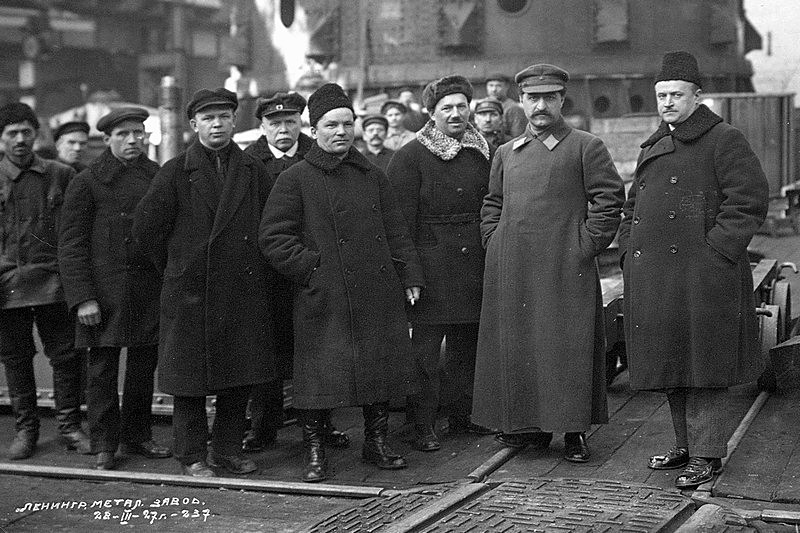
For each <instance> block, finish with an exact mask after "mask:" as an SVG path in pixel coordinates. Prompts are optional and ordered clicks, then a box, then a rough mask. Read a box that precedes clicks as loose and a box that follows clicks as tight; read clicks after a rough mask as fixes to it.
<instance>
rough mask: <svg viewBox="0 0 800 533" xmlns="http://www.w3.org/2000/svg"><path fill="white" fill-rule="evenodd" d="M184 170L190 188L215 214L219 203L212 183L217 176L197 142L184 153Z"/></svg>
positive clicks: (214, 185)
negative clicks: (198, 194)
mask: <svg viewBox="0 0 800 533" xmlns="http://www.w3.org/2000/svg"><path fill="white" fill-rule="evenodd" d="M185 168H186V172H187V173H188V174H189V182H190V183H191V184H192V188H194V189H196V190H197V191H198V192H199V193H200V196H202V197H203V199H204V200H205V201H206V204H207V205H208V208H209V209H210V210H211V212H212V213H213V212H215V211H216V210H217V204H218V203H219V202H218V200H219V197H218V196H217V189H216V184H215V183H214V182H215V181H216V179H217V175H216V172H215V171H214V169H213V167H212V166H211V161H209V160H208V157H206V154H205V151H203V147H202V146H201V145H200V143H199V142H197V141H195V142H194V143H193V144H192V145H191V146H190V147H189V149H188V150H187V151H186V167H185Z"/></svg>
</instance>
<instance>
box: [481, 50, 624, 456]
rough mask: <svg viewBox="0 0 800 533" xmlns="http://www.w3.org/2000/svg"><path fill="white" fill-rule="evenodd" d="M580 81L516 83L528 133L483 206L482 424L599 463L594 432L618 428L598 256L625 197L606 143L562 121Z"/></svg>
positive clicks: (508, 155) (537, 76) (497, 170)
mask: <svg viewBox="0 0 800 533" xmlns="http://www.w3.org/2000/svg"><path fill="white" fill-rule="evenodd" d="M568 80H569V74H567V72H566V71H565V70H564V69H562V68H559V67H557V66H554V65H548V64H537V65H532V66H530V67H528V68H526V69H524V70H522V71H521V72H519V73H518V74H517V75H516V78H515V81H516V82H517V85H518V87H519V90H520V94H521V95H522V106H523V108H524V110H525V114H526V115H527V117H528V126H527V129H526V130H525V133H524V135H522V136H520V137H517V138H516V139H515V140H513V141H511V142H508V143H506V144H504V145H503V146H501V147H500V148H498V150H497V152H495V156H494V159H493V161H492V173H491V178H490V181H489V193H488V194H487V195H486V197H485V198H484V201H483V208H482V210H481V219H482V220H481V232H482V235H483V242H484V245H485V246H486V274H485V278H484V290H483V309H482V312H481V328H480V335H479V339H478V361H477V367H476V370H475V376H476V377H475V405H474V418H475V420H476V422H478V423H480V424H493V425H495V426H498V427H500V428H501V429H502V431H503V433H502V434H501V435H498V437H497V439H498V440H499V441H500V442H502V443H503V444H505V445H507V446H511V447H524V446H528V445H532V446H534V447H538V448H546V447H547V446H548V445H549V444H550V440H551V439H552V436H553V434H552V432H559V433H563V434H564V458H565V459H566V460H568V461H573V462H586V461H588V460H589V447H588V445H587V443H586V437H585V434H584V432H585V431H587V430H588V429H589V428H590V426H591V424H599V423H604V422H606V421H607V418H608V415H607V408H606V397H605V371H604V368H605V363H604V361H605V338H604V333H605V332H604V328H603V302H602V298H601V293H600V280H599V275H598V271H597V263H596V260H595V257H596V256H597V254H599V253H600V252H601V251H602V250H603V249H605V248H606V247H607V246H608V245H609V244H610V243H611V241H612V240H613V239H614V235H615V233H616V231H617V227H618V226H619V222H620V212H621V210H622V204H623V201H624V199H625V192H624V189H623V185H622V180H621V179H620V177H619V175H618V174H617V171H616V169H615V168H614V163H613V162H612V160H611V156H610V154H609V153H608V150H607V149H606V147H605V146H604V145H603V142H602V141H601V140H600V139H598V138H597V137H595V136H594V135H591V134H589V133H586V132H583V131H579V130H575V129H572V128H570V127H569V126H567V125H566V123H565V122H564V119H563V117H562V116H561V106H562V105H563V103H564V95H565V93H566V84H567V81H568Z"/></svg>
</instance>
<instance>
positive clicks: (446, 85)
mask: <svg viewBox="0 0 800 533" xmlns="http://www.w3.org/2000/svg"><path fill="white" fill-rule="evenodd" d="M459 93H460V94H463V95H464V96H466V97H467V102H470V101H471V100H472V84H471V83H470V82H469V80H468V79H467V78H465V77H464V76H458V75H453V76H445V77H444V78H439V79H438V80H434V81H432V82H430V83H429V84H428V85H426V86H425V89H423V90H422V105H424V106H425V109H427V110H428V113H433V110H434V108H435V107H436V104H437V103H438V102H439V100H441V99H442V98H444V97H445V96H447V95H449V94H459Z"/></svg>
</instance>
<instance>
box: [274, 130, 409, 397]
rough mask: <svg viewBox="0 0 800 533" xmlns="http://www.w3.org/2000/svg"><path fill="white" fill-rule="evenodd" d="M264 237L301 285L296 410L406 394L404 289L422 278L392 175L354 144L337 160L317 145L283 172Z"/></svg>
mask: <svg viewBox="0 0 800 533" xmlns="http://www.w3.org/2000/svg"><path fill="white" fill-rule="evenodd" d="M259 239H260V244H261V248H262V250H263V252H264V255H265V256H266V257H268V258H269V260H270V262H271V263H272V265H273V266H274V267H275V269H276V270H277V271H278V272H280V273H282V274H284V275H285V276H287V277H288V278H290V279H292V280H293V281H294V282H295V283H296V284H297V287H298V291H297V293H296V295H295V300H294V325H295V357H294V381H293V385H294V393H295V396H294V404H295V406H296V407H299V408H301V409H328V408H332V407H338V406H348V405H366V404H372V403H375V402H381V401H386V400H388V399H389V398H390V397H391V396H394V395H397V394H399V395H402V394H405V392H407V389H408V388H409V386H410V384H411V375H412V371H413V367H412V358H411V354H410V339H409V335H408V322H407V319H406V315H405V310H404V301H405V295H404V289H405V288H409V287H414V286H422V285H423V284H424V283H423V276H422V269H421V267H420V264H419V259H418V257H417V253H416V251H415V250H414V245H413V243H412V241H411V238H410V237H409V235H408V228H407V226H406V223H405V220H404V219H403V214H402V212H401V211H400V208H399V206H398V204H397V200H396V198H395V195H394V191H393V190H392V187H391V185H390V183H389V180H388V179H387V178H386V175H385V174H384V173H383V172H382V171H381V170H380V169H378V168H377V167H376V166H374V165H373V164H371V163H370V162H369V161H367V160H366V159H365V158H364V156H363V155H361V154H360V153H358V151H357V150H356V149H355V148H352V147H351V148H350V151H349V152H348V153H347V155H346V157H345V158H344V160H339V159H338V158H337V157H335V156H334V155H332V154H329V153H327V152H325V151H323V150H322V149H321V148H319V146H318V145H314V146H313V147H312V148H311V150H310V151H309V152H308V153H307V154H306V157H305V160H304V161H301V162H300V163H297V164H296V165H294V166H292V167H291V168H289V169H288V170H286V171H284V172H283V173H281V175H280V176H279V177H278V181H277V183H276V184H275V187H274V189H273V190H272V193H271V194H270V196H269V200H268V201H267V205H266V207H265V208H264V216H263V219H262V221H261V230H260V236H259Z"/></svg>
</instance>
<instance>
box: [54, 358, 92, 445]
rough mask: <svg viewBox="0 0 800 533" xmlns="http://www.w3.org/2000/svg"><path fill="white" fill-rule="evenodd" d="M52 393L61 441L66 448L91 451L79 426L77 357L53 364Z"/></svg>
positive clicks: (79, 400) (79, 381) (78, 367)
mask: <svg viewBox="0 0 800 533" xmlns="http://www.w3.org/2000/svg"><path fill="white" fill-rule="evenodd" d="M53 395H54V396H55V406H56V421H57V422H58V431H59V433H60V434H61V441H62V442H63V443H64V445H65V446H66V447H67V449H68V450H77V451H78V452H80V453H83V454H90V453H92V449H91V441H90V440H89V436H88V435H86V433H84V431H83V428H82V427H81V404H80V402H81V371H80V360H79V359H78V358H77V357H74V358H72V359H70V360H68V361H63V362H60V363H58V364H54V365H53Z"/></svg>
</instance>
